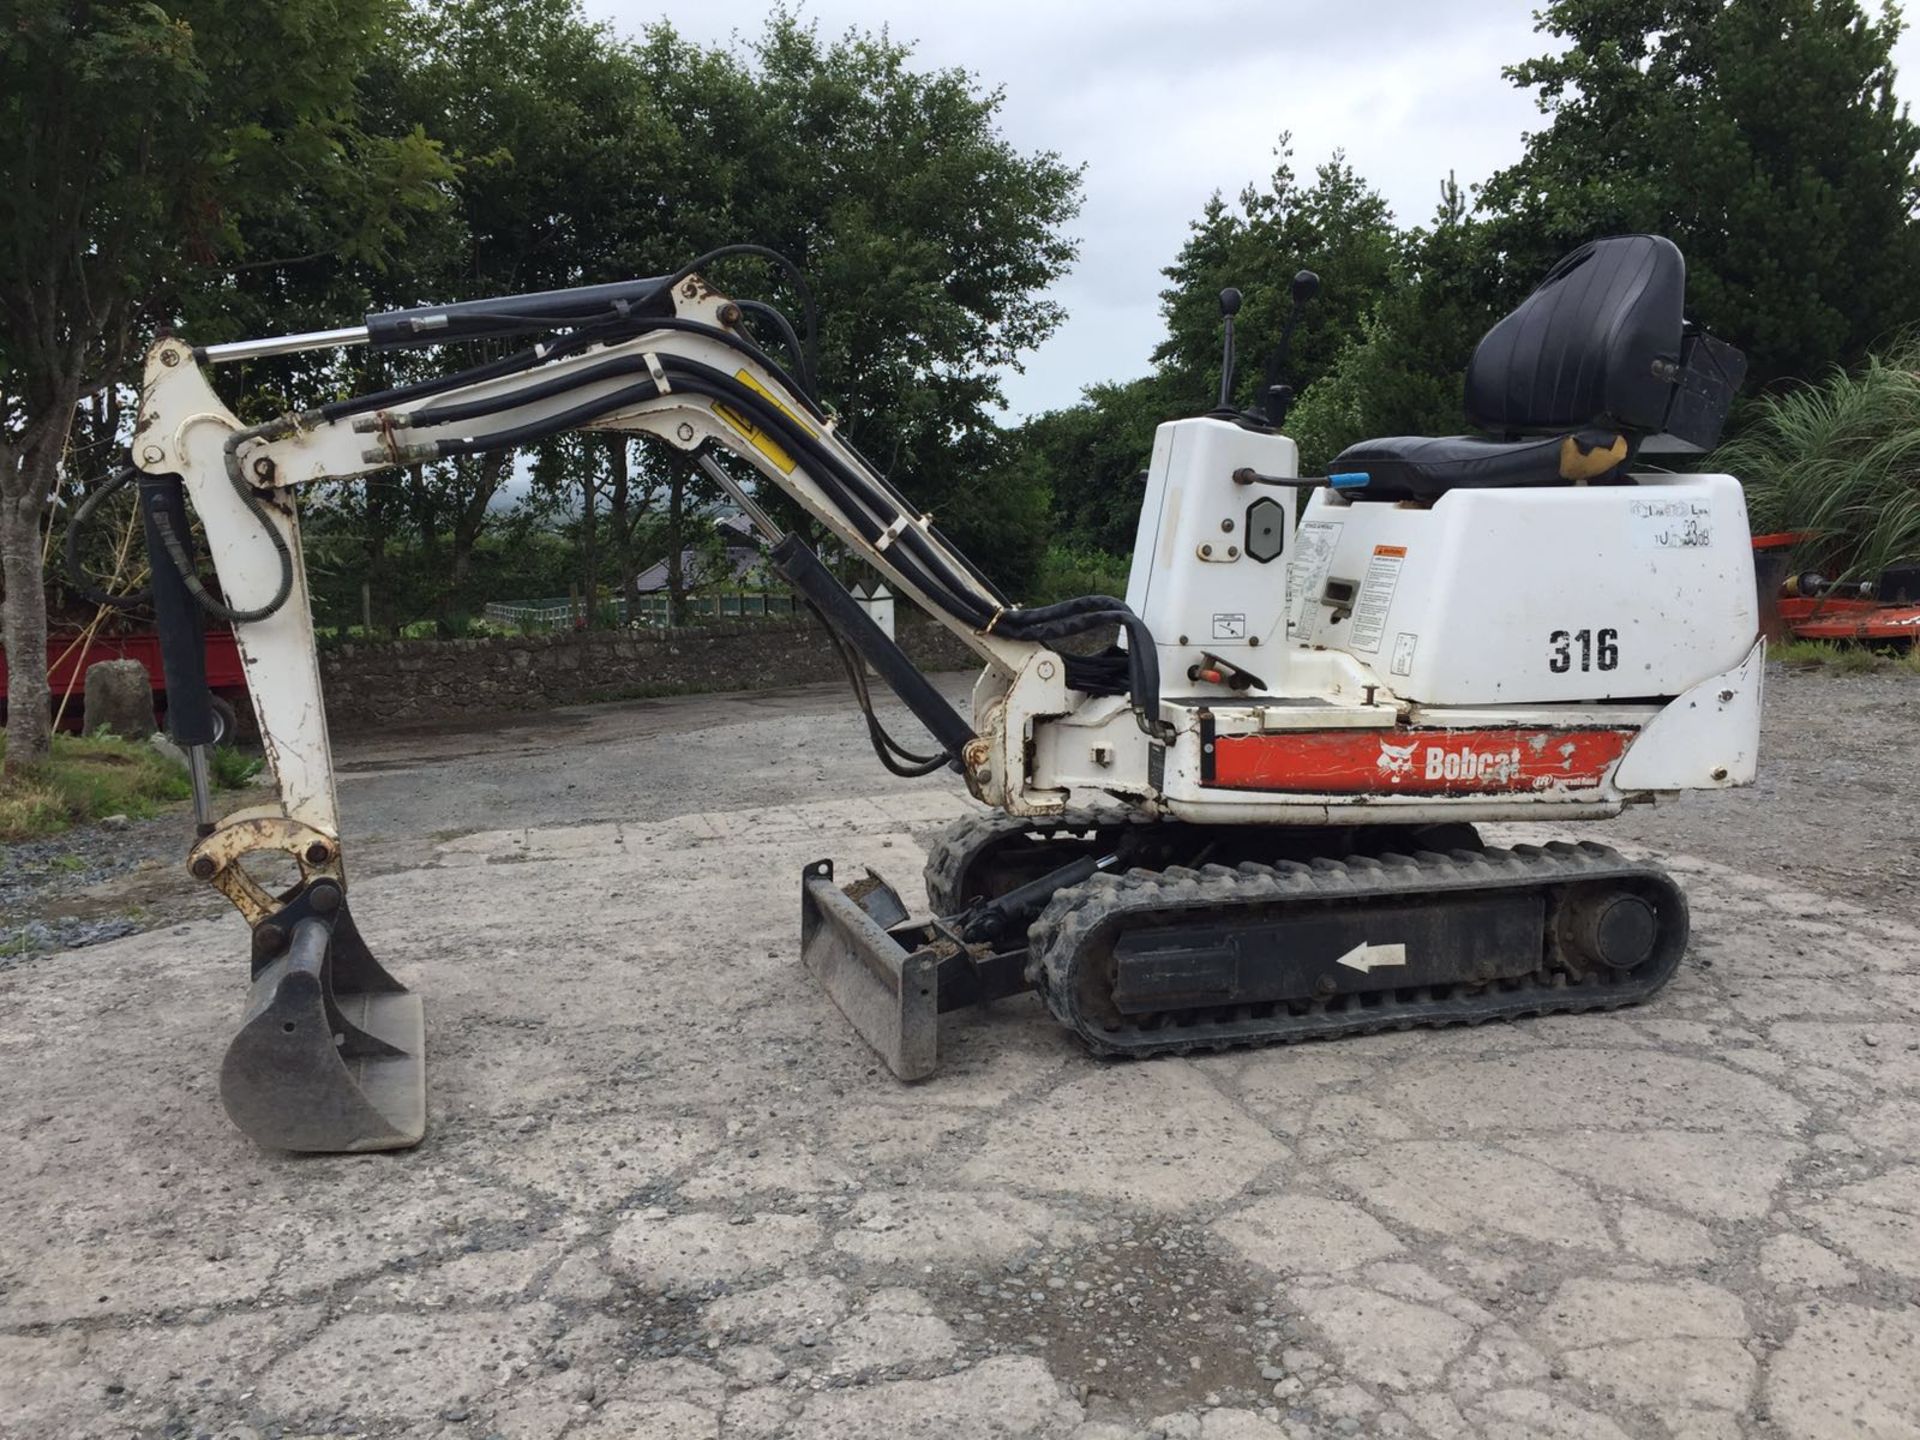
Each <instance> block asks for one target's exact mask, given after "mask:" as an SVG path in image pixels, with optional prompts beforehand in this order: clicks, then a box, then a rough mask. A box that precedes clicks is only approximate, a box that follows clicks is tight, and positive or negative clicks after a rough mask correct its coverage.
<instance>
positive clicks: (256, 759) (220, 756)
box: [207, 745, 267, 790]
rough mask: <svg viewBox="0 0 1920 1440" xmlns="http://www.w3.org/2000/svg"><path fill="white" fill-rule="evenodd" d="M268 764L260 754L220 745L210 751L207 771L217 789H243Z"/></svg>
mask: <svg viewBox="0 0 1920 1440" xmlns="http://www.w3.org/2000/svg"><path fill="white" fill-rule="evenodd" d="M266 764H267V762H266V760H265V759H264V758H263V757H261V756H259V755H249V754H248V753H247V752H246V751H244V750H236V749H234V748H233V747H232V746H231V745H218V746H215V747H214V749H213V750H212V751H211V752H209V759H208V762H207V773H208V775H209V776H211V777H212V780H213V783H214V787H215V788H216V789H220V790H241V789H244V788H246V787H247V786H248V785H251V784H252V783H253V782H254V780H255V778H256V777H257V776H258V775H259V774H260V772H261V771H262V770H263V769H265V768H266Z"/></svg>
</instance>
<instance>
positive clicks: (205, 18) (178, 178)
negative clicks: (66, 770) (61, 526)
mask: <svg viewBox="0 0 1920 1440" xmlns="http://www.w3.org/2000/svg"><path fill="white" fill-rule="evenodd" d="M397 3H398V0H275V3H273V4H260V3H257V0H171V3H169V4H167V5H164V6H163V5H161V4H157V3H152V0H93V3H90V4H73V3H70V0H11V3H10V4H9V5H8V7H7V11H6V18H5V20H4V21H3V22H0V194H4V195H5V196H6V197H7V203H6V206H5V209H4V211H3V212H0V560H3V561H4V563H5V569H6V574H7V586H6V594H5V629H6V644H7V646H8V648H9V649H10V650H11V651H12V652H13V653H15V654H27V655H32V654H37V653H38V652H39V650H40V647H41V645H42V643H43V642H44V639H45V632H46V604H45V593H44V589H43V586H42V584H41V577H40V556H41V553H42V532H41V516H42V512H43V511H44V509H45V506H46V500H47V497H48V496H49V495H50V494H52V493H53V492H54V490H55V489H56V488H57V486H58V484H59V482H60V475H59V469H60V465H61V460H62V457H63V455H64V453H65V450H66V445H67V440H68V435H69V431H70V429H71V426H72V422H73V417H74V411H75V406H76V404H77V403H78V402H79V400H80V398H81V397H82V396H84V395H87V394H89V393H91V392H94V391H96V390H99V389H100V388H101V387H102V386H104V385H107V384H108V383H109V382H113V381H120V380H124V378H125V376H124V374H123V367H124V366H125V365H126V363H127V361H128V359H129V357H130V356H131V354H132V353H133V352H134V351H135V350H136V349H137V348H138V347H139V345H140V344H141V343H142V342H143V341H144V340H145V339H146V338H147V335H148V334H149V333H150V332H151V331H152V330H153V329H155V328H156V327H159V326H164V325H173V324H176V323H178V322H179V321H180V319H181V318H182V317H183V316H186V315H191V314H205V313H206V311H207V308H208V306H207V304H206V301H207V297H209V296H210V295H214V294H217V293H224V292H225V291H226V290H227V289H228V288H229V287H230V286H232V285H233V284H234V282H235V281H236V280H237V279H238V278H239V277H240V276H242V275H243V274H247V273H251V272H252V271H254V270H260V271H263V272H264V271H273V272H275V273H280V272H282V271H284V270H286V269H287V268H288V267H290V266H292V265H296V264H298V263H300V262H303V261H306V260H309V259H316V258H321V259H329V260H332V261H335V262H340V263H351V264H358V265H362V266H368V267H378V266H379V265H381V264H383V263H384V262H385V261H386V260H387V259H388V258H389V257H390V256H391V255H392V254H393V252H394V250H395V249H396V248H397V247H398V246H399V245H400V244H401V242H402V241H403V240H404V239H405V237H406V236H407V234H408V233H409V231H410V230H411V228H412V226H413V224H414V222H415V221H416V220H417V219H418V217H419V216H420V215H421V214H423V213H425V212H427V211H430V210H431V209H432V208H434V207H435V206H437V205H438V204H439V203H440V202H441V200H442V199H443V194H442V190H441V186H442V185H443V183H444V182H445V181H446V179H447V178H448V176H449V173H450V172H449V170H448V167H447V165H446V163H445V162H444V160H443V159H442V158H441V156H440V154H439V151H438V148H437V147H436V145H435V144H434V142H432V141H431V140H429V139H428V138H427V137H426V136H425V135H423V134H421V133H420V132H419V131H417V130H398V131H387V130H382V129H380V128H379V127H377V126H367V125H364V124H363V123H362V116H361V113H360V105H359V101H360V93H359V84H360V81H361V78H362V76H363V74H364V71H365V67H366V64H367V61H368V57H369V56H370V55H372V54H373V53H374V52H376V51H377V50H378V49H379V48H380V47H381V46H382V45H383V44H384V43H385V41H386V39H387V37H388V34H389V31H390V27H391V24H392V22H393V20H394V17H395V15H396V14H397V13H398V11H397ZM283 245H285V246H289V247H292V248H290V249H287V250H283V249H282V248H281V246H283ZM203 338H207V339H214V338H219V337H218V336H216V335H212V334H209V335H206V336H204V337H203ZM103 409H104V410H105V411H106V412H108V414H109V416H111V417H117V408H116V406H115V405H114V404H113V403H112V402H111V400H110V401H109V403H107V404H106V405H105V406H104V407H103ZM106 432H107V438H113V425H112V424H111V423H109V425H108V426H107V427H106ZM47 727H48V710H47V705H46V697H45V690H44V686H43V685H41V684H40V682H39V679H38V677H37V675H36V676H35V677H34V679H33V680H31V681H23V680H21V679H19V678H16V681H15V684H14V689H13V703H12V705H11V707H10V709H9V713H8V732H9V734H10V735H11V736H12V737H13V739H14V741H15V753H16V763H18V764H31V763H36V762H38V761H40V760H41V759H43V758H44V757H45V755H46V753H47V750H46V744H47Z"/></svg>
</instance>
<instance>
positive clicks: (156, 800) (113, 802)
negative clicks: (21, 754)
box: [0, 734, 189, 841]
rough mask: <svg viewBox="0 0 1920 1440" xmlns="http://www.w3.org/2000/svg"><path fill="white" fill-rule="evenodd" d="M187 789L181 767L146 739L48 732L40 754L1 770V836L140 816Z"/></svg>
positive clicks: (2, 743) (0, 753)
mask: <svg viewBox="0 0 1920 1440" xmlns="http://www.w3.org/2000/svg"><path fill="white" fill-rule="evenodd" d="M5 758H6V740H5V737H4V736H0V760H4V759H5ZM188 793H189V786H188V784H187V776H186V772H185V771H184V770H182V769H181V768H180V767H179V766H178V765H175V764H173V763H172V762H171V761H169V760H167V759H166V758H165V757H164V756H162V755H161V754H160V752H159V751H157V750H155V749H154V748H153V747H152V746H151V745H142V744H139V743H137V742H134V741H131V740H121V739H118V738H116V737H115V736H112V735H106V734H99V735H84V736H82V735H55V736H54V737H53V745H52V750H51V753H50V754H49V755H48V757H47V759H45V760H43V761H41V762H39V763H38V764H34V765H22V766H7V767H6V768H5V769H4V770H0V841H10V840H24V839H27V838H29V837H30V836H34V835H49V834H52V833H54V832H56V831H59V830H64V829H66V828H67V826H68V825H71V824H73V823H74V822H76V821H84V820H97V819H99V818H101V817H102V816H104V815H128V816H132V817H134V818H136V819H142V818H145V817H146V816H149V815H152V814H154V813H156V811H157V810H158V809H159V807H160V806H161V805H163V804H165V803H167V802H168V801H172V800H184V799H185V798H186V797H187V795H188Z"/></svg>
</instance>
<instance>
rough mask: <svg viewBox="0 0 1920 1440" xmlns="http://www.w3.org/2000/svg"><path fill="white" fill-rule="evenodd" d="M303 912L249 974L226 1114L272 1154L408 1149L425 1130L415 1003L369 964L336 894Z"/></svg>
mask: <svg viewBox="0 0 1920 1440" xmlns="http://www.w3.org/2000/svg"><path fill="white" fill-rule="evenodd" d="M317 888H318V887H316V889H317ZM310 898H313V899H315V900H316V901H317V900H319V899H320V898H321V897H319V896H318V895H317V894H315V895H313V896H312V897H310ZM307 908H308V910H309V913H308V914H306V915H305V917H304V918H302V919H300V920H298V921H296V922H295V923H294V924H293V927H292V930H291V932H290V934H289V935H288V938H287V943H286V945H285V947H284V949H282V950H281V951H280V953H279V954H278V955H277V956H276V957H274V958H273V959H271V960H270V961H268V963H266V964H264V965H262V966H261V967H260V968H259V969H258V970H257V972H256V973H255V975H254V979H253V988H252V990H251V991H250V992H249V994H248V997H247V1011H246V1015H245V1017H244V1018H243V1019H242V1021H241V1023H240V1030H239V1033H238V1034H236V1035H235V1036H234V1037H233V1042H232V1043H231V1044H230V1045H229V1046H228V1047H227V1055H226V1059H225V1061H224V1062H222V1064H221V1067H220V1098H221V1100H222V1101H223V1102H224V1103H225V1105H226V1107H227V1114H228V1115H229V1116H231V1117H232V1119H233V1123H234V1124H235V1125H237V1126H239V1127H240V1129H241V1130H242V1131H244V1132H245V1133H246V1135H247V1136H248V1138H250V1139H251V1140H253V1141H254V1143H256V1144H258V1145H260V1146H262V1147H264V1148H266V1149H270V1150H298V1151H313V1152H322V1153H325V1152H343V1151H358V1150H401V1149H405V1148H406V1147H408V1146H410V1145H417V1144H418V1143H419V1142H420V1137H421V1136H422V1135H423V1134H425V1133H426V1126H427V1102H426V1047H425V1025H424V1018H423V1015H422V1011H421V1008H420V997H419V996H418V995H415V994H412V993H411V992H410V991H408V990H407V988H406V987H405V986H404V985H402V984H400V982H399V981H397V980H395V979H394V978H393V977H392V976H391V975H389V974H388V973H387V972H386V970H385V969H383V968H382V967H381V965H380V963H379V962H378V961H377V960H375V959H374V958H373V955H372V953H371V952H370V951H369V950H368V949H367V947H366V942H365V941H363V940H362V939H361V938H360V932H359V931H358V929H356V928H355V926H354V923H353V919H352V917H351V916H350V915H348V913H347V909H346V905H345V901H344V898H341V897H339V896H338V892H337V891H335V892H334V896H333V904H332V905H331V906H330V907H329V909H328V910H327V911H326V913H321V906H320V905H319V904H315V905H312V906H309V907H307Z"/></svg>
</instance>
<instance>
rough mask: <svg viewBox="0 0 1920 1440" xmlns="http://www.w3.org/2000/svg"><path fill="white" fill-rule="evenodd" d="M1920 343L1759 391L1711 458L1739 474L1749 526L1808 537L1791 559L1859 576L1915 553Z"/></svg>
mask: <svg viewBox="0 0 1920 1440" xmlns="http://www.w3.org/2000/svg"><path fill="white" fill-rule="evenodd" d="M1916 366H1920V343H1916V342H1915V341H1913V340H1907V341H1904V342H1902V343H1901V345H1900V346H1899V347H1898V348H1897V349H1895V350H1892V351H1889V352H1888V353H1886V354H1885V355H1878V356H1869V357H1868V359H1867V363H1866V364H1865V366H1863V367H1862V368H1861V369H1859V370H1858V371H1855V372H1851V373H1849V372H1846V371H1840V370H1836V371H1834V372H1833V373H1832V374H1831V375H1830V376H1829V377H1828V378H1827V379H1826V380H1825V381H1824V382H1823V383H1821V384H1819V385H1804V386H1798V387H1795V388H1793V389H1790V390H1786V391H1783V392H1781V393H1779V394H1775V395H1767V396H1763V397H1761V399H1760V400H1759V401H1758V403H1757V404H1756V405H1755V406H1754V407H1752V408H1751V409H1750V411H1749V413H1748V416H1747V420H1746V424H1745V425H1744V426H1743V428H1742V430H1741V432H1740V434H1739V435H1738V436H1736V437H1735V438H1734V439H1733V440H1732V441H1731V442H1729V443H1728V444H1726V445H1723V446H1722V447H1721V448H1720V449H1719V450H1718V451H1717V452H1716V453H1715V455H1714V459H1713V464H1714V466H1715V468H1717V469H1725V470H1727V471H1729V472H1730V473H1732V474H1734V475H1738V476H1739V477H1740V478H1741V480H1742V481H1743V482H1744V483H1745V485H1746V487H1747V506H1748V510H1749V512H1750V514H1751V515H1752V518H1753V526H1754V529H1755V530H1756V531H1757V532H1758V533H1762V534H1765V533H1769V532H1774V531H1784V530H1798V531H1803V532H1806V533H1807V534H1808V535H1809V536H1810V537H1811V538H1810V539H1809V540H1808V541H1807V542H1806V543H1805V544H1804V545H1802V546H1801V547H1800V552H1799V554H1798V555H1796V557H1795V559H1796V563H1798V564H1801V565H1805V566H1809V567H1813V568H1818V569H1821V570H1824V571H1825V572H1826V573H1827V574H1829V575H1832V576H1835V577H1836V578H1846V577H1851V578H1856V579H1866V578H1870V577H1872V576H1874V575H1877V574H1878V573H1879V572H1880V570H1881V569H1882V568H1884V567H1885V566H1887V565H1890V564H1897V563H1900V562H1903V561H1914V560H1920V376H1916V374H1915V367H1916Z"/></svg>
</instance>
